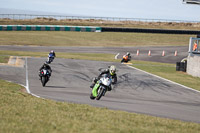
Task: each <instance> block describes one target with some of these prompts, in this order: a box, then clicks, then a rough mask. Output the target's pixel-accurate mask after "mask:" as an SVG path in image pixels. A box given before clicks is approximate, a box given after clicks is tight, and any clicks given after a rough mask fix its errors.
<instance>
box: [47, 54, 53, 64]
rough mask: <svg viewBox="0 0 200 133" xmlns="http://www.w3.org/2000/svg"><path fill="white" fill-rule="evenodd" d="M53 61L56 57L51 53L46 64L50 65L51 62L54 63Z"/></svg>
mask: <svg viewBox="0 0 200 133" xmlns="http://www.w3.org/2000/svg"><path fill="white" fill-rule="evenodd" d="M53 60H54V55H53V54H52V53H50V54H49V55H48V59H47V61H46V63H48V64H50V63H51V62H53Z"/></svg>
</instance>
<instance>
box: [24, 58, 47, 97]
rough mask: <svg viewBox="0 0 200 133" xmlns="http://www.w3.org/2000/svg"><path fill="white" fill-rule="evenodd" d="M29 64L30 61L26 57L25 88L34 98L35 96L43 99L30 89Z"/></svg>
mask: <svg viewBox="0 0 200 133" xmlns="http://www.w3.org/2000/svg"><path fill="white" fill-rule="evenodd" d="M27 62H28V60H27V57H26V86H25V88H26V91H27V92H28V94H31V95H32V96H35V97H37V98H41V97H40V96H37V95H35V94H33V93H31V91H30V89H29V80H28V63H27ZM42 99H44V98H42Z"/></svg>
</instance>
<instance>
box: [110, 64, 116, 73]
mask: <svg viewBox="0 0 200 133" xmlns="http://www.w3.org/2000/svg"><path fill="white" fill-rule="evenodd" d="M109 71H110V75H114V74H115V72H116V67H115V66H114V65H112V66H110V68H109Z"/></svg>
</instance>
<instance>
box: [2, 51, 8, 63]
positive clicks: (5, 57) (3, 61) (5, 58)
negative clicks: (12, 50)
mask: <svg viewBox="0 0 200 133" xmlns="http://www.w3.org/2000/svg"><path fill="white" fill-rule="evenodd" d="M0 53H1V52H0ZM0 55H1V54H0ZM8 60H9V56H0V63H7V62H8Z"/></svg>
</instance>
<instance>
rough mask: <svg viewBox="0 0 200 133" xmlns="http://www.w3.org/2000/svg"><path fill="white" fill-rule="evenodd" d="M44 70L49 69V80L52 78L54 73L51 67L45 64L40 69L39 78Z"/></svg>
mask: <svg viewBox="0 0 200 133" xmlns="http://www.w3.org/2000/svg"><path fill="white" fill-rule="evenodd" d="M42 69H47V70H48V71H49V78H50V76H51V72H52V70H51V67H50V66H49V65H48V64H47V63H44V64H43V65H42V66H41V67H40V69H39V76H40V72H41V70H42ZM41 78H42V77H41V76H40V79H41Z"/></svg>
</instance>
